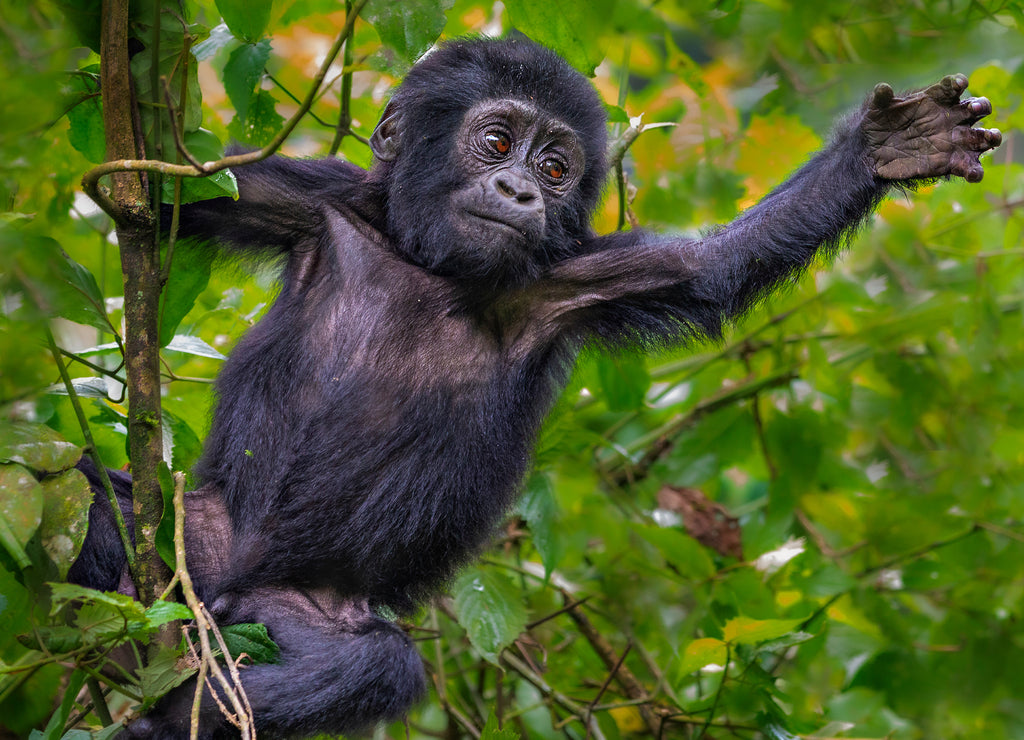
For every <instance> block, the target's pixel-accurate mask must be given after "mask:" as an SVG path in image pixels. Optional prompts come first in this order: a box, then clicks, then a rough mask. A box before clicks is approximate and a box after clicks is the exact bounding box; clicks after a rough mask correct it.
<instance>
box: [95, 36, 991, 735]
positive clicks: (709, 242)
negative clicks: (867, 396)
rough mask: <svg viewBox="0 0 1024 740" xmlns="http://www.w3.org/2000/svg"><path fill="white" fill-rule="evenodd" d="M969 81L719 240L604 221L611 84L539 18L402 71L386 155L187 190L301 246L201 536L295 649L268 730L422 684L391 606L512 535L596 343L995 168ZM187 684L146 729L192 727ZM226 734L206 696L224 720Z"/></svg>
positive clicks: (283, 248)
mask: <svg viewBox="0 0 1024 740" xmlns="http://www.w3.org/2000/svg"><path fill="white" fill-rule="evenodd" d="M966 83H967V81H966V79H965V78H963V77H962V76H957V77H951V78H946V79H945V80H944V81H943V82H941V83H939V84H937V85H934V86H932V87H931V88H928V89H926V90H923V91H920V92H916V93H912V94H910V95H907V96H905V97H896V96H895V95H894V94H893V93H892V90H891V89H889V88H888V87H886V86H880V87H879V88H876V90H875V93H874V94H873V96H872V97H871V99H870V100H869V101H868V103H866V104H865V106H864V107H863V108H862V109H861V110H860V111H859V112H858V113H857V114H855V115H854V116H852V117H850V118H848V119H846V120H845V121H844V122H843V123H842V124H841V125H840V126H839V127H838V129H837V132H836V135H835V136H834V138H833V140H832V142H831V143H830V144H829V145H828V146H826V147H825V148H824V149H823V150H822V151H821V152H820V153H819V154H818V155H816V156H815V157H814V158H812V159H811V160H810V161H809V162H808V163H807V164H806V165H805V166H804V167H803V168H801V169H800V170H799V171H797V172H796V173H795V174H794V175H793V176H792V177H790V178H789V179H788V180H787V181H786V182H784V183H783V184H782V185H781V186H780V187H778V188H777V189H776V190H775V191H774V192H772V193H771V194H770V195H769V196H768V197H767V198H765V199H764V200H763V201H762V202H761V203H759V204H758V205H757V206H755V207H754V208H752V209H750V210H748V211H747V212H745V213H744V214H742V215H741V216H740V217H739V218H738V219H736V220H735V221H734V222H733V223H731V224H729V225H727V226H724V227H720V228H718V229H716V230H714V231H711V232H709V233H708V234H707V235H705V236H704V237H702V238H699V239H684V238H680V237H671V236H658V235H654V234H651V233H648V232H646V231H643V230H635V231H631V232H626V233H617V234H611V235H607V236H596V235H595V234H594V233H593V231H592V228H591V226H590V219H591V216H592V214H593V212H594V209H595V208H596V205H597V203H598V200H599V197H600V192H601V187H602V183H603V181H604V178H605V169H606V168H605V161H604V153H605V117H604V112H603V107H602V105H601V101H600V100H599V98H598V97H597V94H596V93H595V91H594V89H593V88H592V86H591V85H590V84H589V82H588V81H587V80H586V79H584V78H583V77H582V76H581V75H579V74H578V73H577V72H575V71H574V70H573V69H572V68H571V67H570V66H569V65H568V64H566V63H565V62H564V61H563V60H561V59H560V58H559V57H558V56H557V55H555V54H554V53H553V52H551V51H549V50H547V49H544V48H542V47H539V46H537V45H535V44H532V43H530V42H528V41H525V40H522V39H507V40H500V41H494V40H470V41H465V40H463V41H454V42H449V43H447V44H445V45H444V46H442V47H441V48H440V49H438V50H437V51H435V52H434V53H432V54H430V55H428V56H427V57H425V58H424V59H423V60H421V61H420V62H419V63H417V65H416V66H415V67H414V68H413V69H412V70H411V71H410V72H409V74H408V76H407V77H406V79H405V81H404V82H403V83H402V85H401V86H400V87H399V89H398V90H397V91H396V92H395V94H394V96H393V97H392V99H391V101H390V102H389V104H388V106H387V109H386V111H385V115H384V117H383V119H382V121H381V123H380V124H379V126H378V128H377V130H376V131H375V133H374V135H373V137H372V138H371V145H372V147H373V149H374V153H375V155H376V157H377V161H376V162H375V164H374V166H373V168H372V169H371V170H370V171H369V172H363V171H362V170H360V169H358V168H355V167H353V166H351V165H347V164H342V163H340V162H338V161H336V160H332V159H327V160H289V159H285V158H272V159H269V160H265V161H263V162H260V163H257V164H254V165H251V166H248V167H245V168H242V169H240V170H238V172H237V173H236V176H237V177H238V180H239V193H240V198H239V200H238V201H237V202H235V201H232V200H230V199H220V200H216V201H206V202H202V203H195V204H190V205H188V206H184V207H183V208H182V213H181V216H182V219H181V233H182V235H184V236H187V237H192V238H194V239H198V240H202V241H207V242H218V243H220V244H223V245H226V246H227V247H229V248H231V249H234V250H236V251H241V252H242V253H248V254H270V255H274V254H284V255H287V260H288V262H287V266H286V268H285V270H284V273H283V275H282V289H281V292H280V294H279V296H278V297H277V299H276V300H275V303H274V305H273V307H272V308H271V309H270V311H268V313H267V314H266V316H265V317H264V318H263V319H262V320H261V321H260V322H259V323H258V324H257V325H256V326H255V327H254V328H253V329H252V330H250V331H249V332H248V333H247V334H246V335H245V337H243V338H242V339H241V341H240V342H239V344H238V346H237V347H236V348H235V350H234V351H233V352H232V353H231V356H230V357H229V359H228V361H227V362H226V363H225V366H224V369H223V370H222V372H221V374H220V376H219V377H218V380H217V395H218V402H217V407H216V410H215V412H214V418H213V424H212V427H211V431H210V434H209V436H208V438H207V440H206V445H205V449H204V455H203V460H202V462H201V464H200V466H199V470H198V471H197V472H198V475H199V476H200V478H201V479H202V480H203V481H204V486H203V488H202V489H200V491H199V492H195V493H196V498H195V499H194V504H193V505H194V507H195V508H196V511H197V512H198V511H202V512H203V514H202V516H203V517H205V521H202V522H199V523H198V524H195V523H194V524H193V527H194V528H195V529H194V530H193V531H195V532H196V536H195V538H194V539H193V544H192V545H188V544H187V545H186V547H187V549H189V552H188V558H189V567H190V569H193V568H195V569H196V571H197V572H198V573H199V574H200V576H199V577H198V578H197V579H196V581H197V585H198V587H199V588H200V589H201V590H202V592H203V598H204V599H205V600H206V601H207V602H208V603H211V604H213V611H214V612H215V614H216V616H217V617H218V619H219V620H221V621H222V622H223V623H233V622H239V621H246V620H250V619H257V620H261V621H264V622H265V623H266V624H267V626H268V629H269V631H270V633H271V636H272V637H274V638H275V639H277V640H278V641H279V643H280V644H281V647H282V656H281V657H282V662H281V664H279V665H268V666H258V667H253V668H249V669H247V670H246V671H244V672H243V673H242V681H243V683H245V684H246V686H247V687H250V685H251V688H249V692H250V697H251V698H253V697H255V698H253V706H254V707H255V708H256V710H257V714H256V723H257V729H258V730H260V731H264V730H268V731H270V732H271V733H276V734H282V735H287V734H289V733H291V734H308V733H313V732H315V731H317V730H328V731H345V730H350V729H352V728H357V727H365V726H367V725H369V724H372V723H373V722H375V721H377V720H379V719H383V718H389V717H394V716H396V715H398V714H401V713H402V712H403V711H404V710H405V708H407V707H408V706H409V705H411V703H412V702H413V701H415V699H416V698H417V697H418V696H419V695H420V694H421V692H422V689H423V681H422V675H421V673H420V663H419V658H418V656H417V654H416V652H415V649H414V648H413V647H412V646H411V644H410V643H409V641H408V639H407V638H406V637H405V635H404V634H403V633H402V632H401V631H400V630H398V629H397V628H395V627H394V625H390V624H387V623H385V622H384V621H383V620H381V619H380V617H379V616H377V615H376V614H375V613H374V612H373V607H374V606H377V605H386V606H388V607H390V608H391V609H393V610H394V611H397V612H399V613H408V612H410V611H412V609H413V608H414V607H415V606H416V605H417V604H418V603H420V602H422V600H423V599H424V598H425V597H427V596H428V595H429V594H430V593H431V592H432V591H433V590H435V589H436V588H438V587H439V586H441V585H443V584H444V583H445V581H446V579H448V578H449V577H450V576H451V575H452V574H453V572H454V570H455V569H456V568H457V567H458V566H459V565H460V564H462V563H464V562H466V560H467V559H469V558H470V557H471V556H472V555H473V554H474V553H475V552H476V551H477V550H478V549H479V548H480V547H481V546H482V545H483V544H484V543H485V542H486V541H487V540H488V538H489V537H490V535H491V533H492V532H493V531H494V529H495V527H496V526H497V525H498V524H499V523H500V521H501V519H502V517H503V515H504V514H505V512H506V511H507V510H508V508H509V507H510V506H511V504H512V502H513V501H514V499H515V494H516V491H517V488H518V486H519V483H520V482H521V480H522V479H523V477H524V475H525V474H526V472H527V470H528V467H529V464H530V451H531V449H532V446H533V443H534V440H535V438H536V434H537V431H538V430H539V428H540V425H541V423H542V421H543V419H544V416H545V415H546V414H547V412H548V411H549V409H550V408H551V405H552V404H553V403H554V400H555V398H556V397H557V394H558V393H559V391H560V390H561V387H562V385H563V384H564V382H565V380H566V379H567V377H568V374H569V372H570V369H571V366H572V363H573V361H574V359H575V356H576V352H577V351H578V350H579V349H580V347H581V346H582V345H584V344H585V343H587V342H590V341H603V342H605V343H608V344H619V343H623V342H637V343H640V344H645V343H651V344H653V343H664V342H668V341H673V340H684V339H687V338H690V337H698V338H700V337H717V336H720V334H721V331H722V326H723V324H724V322H725V321H727V320H729V319H730V318H733V317H735V316H737V315H739V314H741V313H743V312H744V311H745V310H747V309H748V308H749V307H750V306H751V305H753V304H754V303H755V302H756V301H757V300H758V299H759V298H761V297H762V296H764V295H765V294H766V293H767V291H769V290H770V289H772V288H773V287H775V286H777V285H779V284H780V283H783V282H785V281H786V280H788V279H789V278H790V277H791V276H793V275H794V274H796V273H798V272H799V271H800V270H801V269H803V268H804V267H806V265H807V264H808V263H809V262H810V261H811V260H812V259H813V258H814V255H815V254H816V252H817V251H818V250H820V249H821V248H822V247H824V248H825V249H826V250H827V251H831V250H834V249H835V248H836V247H837V246H839V245H840V244H841V243H842V242H843V240H844V238H845V236H846V235H848V234H849V233H851V231H852V230H853V229H854V228H856V226H857V225H858V224H859V223H861V222H862V221H863V219H864V218H865V217H866V216H867V215H868V214H869V213H870V212H871V210H872V208H873V207H874V206H875V205H876V204H877V203H878V201H879V199H880V198H881V197H883V195H884V194H885V193H886V192H887V191H888V190H889V189H891V188H892V187H894V186H896V187H901V186H904V185H909V184H912V183H913V182H915V181H917V180H922V179H925V180H926V179H930V178H937V177H944V176H948V175H956V176H961V177H965V178H967V179H969V180H977V179H980V177H981V166H980V165H979V164H978V156H979V154H980V153H982V152H983V151H985V150H987V149H991V148H992V147H994V146H996V145H998V143H999V134H998V132H996V131H989V130H986V129H975V128H973V127H972V126H973V124H974V123H975V122H977V121H978V120H979V119H980V118H982V117H983V116H985V115H987V114H988V112H989V111H990V106H989V104H988V101H986V100H984V99H971V100H966V101H962V102H961V101H960V95H961V94H962V93H963V91H964V90H965V89H966ZM187 505H188V504H187ZM96 521H97V522H98V523H99V524H100V525H102V524H103V523H104V522H105V521H106V520H105V519H103V518H102V517H97V519H96ZM188 521H189V520H188V519H187V520H186V530H187V531H186V535H187V536H188V528H189V525H188ZM193 522H194V519H193ZM99 528H102V527H99ZM211 533H219V534H218V535H217V536H216V537H215V538H213V539H211ZM101 535H102V532H100V533H97V534H95V535H94V532H93V531H92V530H90V533H89V538H88V539H87V542H86V546H85V548H84V551H85V552H86V554H87V556H88V557H93V560H92V561H90V562H103V563H105V565H104V568H105V569H106V571H107V572H106V575H105V576H104V579H102V580H103V582H104V583H108V582H112V579H113V576H114V574H113V573H112V572H111V569H110V567H109V563H108V562H107V561H106V560H102V559H96V558H95V557H94V556H95V553H92V555H89V553H91V552H92V550H95V548H97V547H103V546H104V545H103V543H105V542H116V536H114V535H113V534H110V533H108V536H107V537H106V538H104V537H103V536H101ZM313 643H317V644H318V649H319V650H320V652H319V653H318V654H316V655H312V654H310V652H309V649H308V647H307V646H308V645H311V644H313ZM306 669H308V671H309V672H310V674H311V678H310V679H309V680H303V671H304V670H306ZM313 683H315V686H316V687H317V688H316V691H315V692H313V693H306V686H307V685H313ZM187 691H188V689H187V688H182V689H178V690H177V691H176V692H175V694H174V695H172V696H170V697H169V698H168V699H166V700H165V701H163V702H161V703H160V704H159V705H158V706H157V707H156V708H155V709H154V710H153V711H152V712H151V713H150V715H148V716H147V717H146V718H144V719H143V720H141V721H139V722H137V723H135V724H133V725H132V727H131V728H130V731H131V732H132V733H133V734H134V735H135V736H137V737H155V738H168V739H170V738H176V737H181V736H182V734H183V732H184V726H185V724H184V722H185V720H184V719H183V717H184V716H185V713H186V710H187V707H188V704H189V702H188V700H187ZM225 732H227V725H226V724H225V723H224V721H222V720H221V719H220V718H219V716H218V715H217V714H216V712H214V711H208V712H207V713H205V714H204V718H203V731H202V736H203V737H219V736H220V735H221V734H223V733H225Z"/></svg>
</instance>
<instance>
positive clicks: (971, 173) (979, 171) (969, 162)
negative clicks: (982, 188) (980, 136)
mask: <svg viewBox="0 0 1024 740" xmlns="http://www.w3.org/2000/svg"><path fill="white" fill-rule="evenodd" d="M949 171H950V174H951V175H956V176H958V177H962V178H964V179H965V180H967V182H981V179H982V178H983V177H984V176H985V168H984V167H982V166H981V163H980V162H979V161H978V154H977V153H974V154H969V153H968V152H965V151H960V152H957V153H956V154H954V155H953V159H952V161H951V162H950V166H949Z"/></svg>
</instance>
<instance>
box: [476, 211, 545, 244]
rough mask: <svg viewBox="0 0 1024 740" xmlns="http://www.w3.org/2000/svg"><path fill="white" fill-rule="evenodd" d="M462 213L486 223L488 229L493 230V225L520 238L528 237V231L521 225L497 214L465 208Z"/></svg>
mask: <svg viewBox="0 0 1024 740" xmlns="http://www.w3.org/2000/svg"><path fill="white" fill-rule="evenodd" d="M464 213H465V214H466V215H467V216H469V217H471V218H473V219H476V220H477V221H482V222H484V223H485V224H486V225H487V226H486V228H487V229H488V230H494V229H495V227H497V228H499V229H501V230H504V231H506V232H512V233H514V234H515V235H516V236H517V237H519V238H520V239H529V238H530V235H529V233H527V231H526V229H524V228H523V227H522V226H520V225H517V224H515V223H512V222H511V221H509V220H506V219H503V218H501V217H499V216H495V215H493V214H490V213H481V212H480V211H470V210H466V211H464Z"/></svg>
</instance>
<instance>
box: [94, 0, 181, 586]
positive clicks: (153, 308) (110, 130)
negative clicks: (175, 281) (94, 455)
mask: <svg viewBox="0 0 1024 740" xmlns="http://www.w3.org/2000/svg"><path fill="white" fill-rule="evenodd" d="M128 4H129V3H128V0H103V28H102V36H101V44H102V49H101V55H100V75H101V79H102V90H103V124H104V132H105V136H106V145H107V160H108V161H109V160H115V159H140V158H141V157H142V155H143V153H142V152H141V151H140V150H141V145H140V142H139V141H138V139H137V137H136V133H135V132H136V131H137V130H138V126H137V125H136V123H137V121H138V111H137V108H136V106H135V104H134V95H133V92H132V79H131V68H130V66H129V61H130V56H129V53H128V21H129V8H128ZM111 181H112V187H111V199H112V200H113V202H114V203H115V205H116V207H117V208H116V213H115V219H114V220H115V227H116V231H117V241H118V246H119V248H120V252H121V273H122V279H123V282H124V321H125V338H124V345H125V365H126V369H127V382H128V454H129V457H130V458H131V464H132V479H133V484H132V495H133V498H134V512H135V554H136V562H135V572H134V573H133V574H132V575H133V578H134V580H135V586H136V588H137V589H138V592H139V599H140V600H141V601H142V602H143V603H145V604H151V603H152V602H153V601H154V600H155V599H156V598H157V596H158V595H159V594H160V593H161V592H162V591H163V590H164V588H166V585H167V583H168V582H169V580H170V573H169V571H168V569H167V567H166V565H164V563H163V561H162V560H161V559H160V556H159V555H158V554H157V551H156V545H155V535H156V528H157V525H158V524H159V523H160V515H161V513H162V511H163V496H162V494H161V491H160V482H159V478H158V475H157V473H158V470H159V467H160V463H161V462H162V460H163V435H162V432H161V422H160V336H159V303H160V290H161V283H160V280H161V271H160V249H159V243H158V240H157V233H156V220H155V218H154V214H153V210H152V208H151V206H150V201H149V194H148V192H147V190H148V189H147V187H146V181H145V179H144V175H143V174H141V173H137V172H119V173H115V174H114V175H112V176H111Z"/></svg>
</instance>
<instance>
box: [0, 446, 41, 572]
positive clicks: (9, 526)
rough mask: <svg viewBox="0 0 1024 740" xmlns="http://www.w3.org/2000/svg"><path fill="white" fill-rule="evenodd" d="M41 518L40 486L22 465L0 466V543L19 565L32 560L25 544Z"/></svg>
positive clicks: (25, 564) (29, 563)
mask: <svg viewBox="0 0 1024 740" xmlns="http://www.w3.org/2000/svg"><path fill="white" fill-rule="evenodd" d="M42 519H43V489H42V487H40V485H39V481H37V480H36V479H35V476H33V475H32V473H31V472H29V471H28V469H26V468H23V467H22V466H21V465H15V464H7V465H0V545H3V547H4V549H5V550H7V552H8V554H9V555H10V556H11V557H12V558H14V560H15V562H16V563H18V565H19V566H20V567H22V568H27V567H29V566H30V565H31V564H32V563H31V560H30V559H29V557H28V555H27V554H26V553H25V549H24V548H25V545H26V543H28V541H29V539H30V538H31V537H32V535H33V534H35V531H36V529H37V528H38V527H39V523H40V522H41V521H42Z"/></svg>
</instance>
